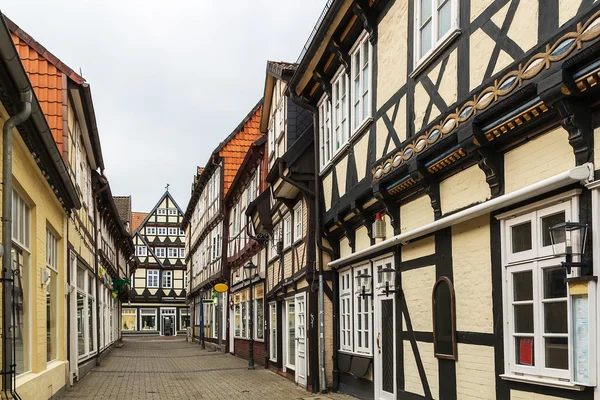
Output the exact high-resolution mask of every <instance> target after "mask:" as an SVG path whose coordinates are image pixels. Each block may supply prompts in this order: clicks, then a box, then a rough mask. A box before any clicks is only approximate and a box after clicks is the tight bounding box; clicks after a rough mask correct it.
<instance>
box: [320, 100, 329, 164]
mask: <svg viewBox="0 0 600 400" xmlns="http://www.w3.org/2000/svg"><path fill="white" fill-rule="evenodd" d="M319 148H320V149H321V150H320V153H321V154H320V159H321V168H323V167H325V166H326V165H327V164H329V161H331V103H330V102H329V98H328V97H327V95H324V96H323V98H322V99H321V101H320V103H319Z"/></svg>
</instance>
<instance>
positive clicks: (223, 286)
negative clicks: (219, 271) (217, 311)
mask: <svg viewBox="0 0 600 400" xmlns="http://www.w3.org/2000/svg"><path fill="white" fill-rule="evenodd" d="M228 289H229V286H227V285H226V284H224V283H217V284H216V285H215V287H214V290H215V292H218V293H223V292H226V291H227V290H228Z"/></svg>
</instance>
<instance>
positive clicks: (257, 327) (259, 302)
mask: <svg viewBox="0 0 600 400" xmlns="http://www.w3.org/2000/svg"><path fill="white" fill-rule="evenodd" d="M253 290H254V321H253V324H252V326H253V327H254V339H256V340H258V341H261V342H262V341H263V340H265V315H264V313H265V308H264V304H263V301H264V292H265V291H264V285H262V284H260V285H256V286H255V287H254V288H253Z"/></svg>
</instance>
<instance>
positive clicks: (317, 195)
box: [289, 90, 339, 393]
mask: <svg viewBox="0 0 600 400" xmlns="http://www.w3.org/2000/svg"><path fill="white" fill-rule="evenodd" d="M289 94H290V97H291V98H292V101H293V102H294V103H296V104H297V105H298V106H300V107H302V108H304V109H306V110H308V111H310V112H311V113H312V116H313V127H314V130H315V131H314V132H315V139H314V140H313V146H314V150H313V151H314V158H315V167H314V170H315V172H314V174H315V194H314V201H315V204H314V209H315V212H314V215H315V241H316V242H317V248H318V249H319V251H318V252H317V253H318V254H317V259H318V263H319V326H320V328H321V332H320V334H319V342H320V346H321V349H320V354H319V362H320V364H321V393H326V392H327V375H326V373H325V303H324V301H325V300H324V296H323V290H324V287H323V284H324V283H323V252H324V251H325V252H326V253H328V254H330V255H331V258H332V259H334V254H333V251H331V250H330V249H328V248H326V247H325V246H323V243H322V238H321V224H319V220H320V216H321V215H320V214H321V210H320V204H321V203H320V201H319V200H320V188H321V186H320V184H319V140H318V132H317V129H318V127H319V121H318V115H319V113H318V110H317V108H316V107H313V106H311V105H310V104H308V103H306V102H305V101H304V100H303V99H302V98H300V97H299V96H298V95H296V93H294V91H293V90H289ZM333 319H334V321H333V323H334V326H335V324H336V321H335V320H336V315H335V313H334V315H333ZM335 341H336V337H335V335H334V342H335ZM336 349H337V347H335V345H334V349H333V391H334V392H335V391H337V382H339V370H338V369H337V350H336ZM336 377H338V379H336Z"/></svg>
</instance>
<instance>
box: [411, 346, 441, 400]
mask: <svg viewBox="0 0 600 400" xmlns="http://www.w3.org/2000/svg"><path fill="white" fill-rule="evenodd" d="M417 348H418V349H419V355H420V357H421V361H422V362H423V368H424V369H425V375H426V376H427V383H428V384H429V389H430V390H431V395H432V396H433V398H434V399H437V398H439V372H438V360H437V358H435V357H434V356H433V343H423V342H417ZM404 382H405V390H406V391H407V392H409V393H416V394H419V395H421V396H424V395H425V391H424V390H423V383H422V381H421V377H420V375H419V370H418V369H417V363H416V359H415V354H414V352H413V349H412V346H411V344H410V342H409V341H404Z"/></svg>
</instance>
